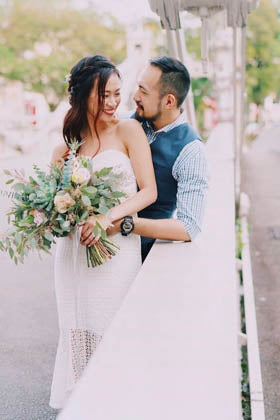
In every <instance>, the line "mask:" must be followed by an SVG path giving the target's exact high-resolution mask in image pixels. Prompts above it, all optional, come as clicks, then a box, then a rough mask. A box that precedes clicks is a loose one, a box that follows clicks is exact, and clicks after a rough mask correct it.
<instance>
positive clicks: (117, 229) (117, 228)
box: [107, 220, 121, 236]
mask: <svg viewBox="0 0 280 420" xmlns="http://www.w3.org/2000/svg"><path fill="white" fill-rule="evenodd" d="M120 231H121V220H117V221H116V222H114V224H113V226H112V227H109V229H107V234H108V235H109V236H111V235H115V234H116V233H118V232H120Z"/></svg>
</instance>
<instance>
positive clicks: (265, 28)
mask: <svg viewBox="0 0 280 420" xmlns="http://www.w3.org/2000/svg"><path fill="white" fill-rule="evenodd" d="M279 40H280V21H279V18H278V16H277V10H276V8H275V7H274V6H273V2H272V0H262V1H261V3H260V7H259V8H258V9H257V10H256V11H254V12H253V13H251V15H249V18H248V29H247V64H246V70H247V73H246V76H247V77H246V85H247V92H248V102H255V103H256V104H257V105H261V104H263V101H264V98H265V97H266V96H268V95H269V94H270V93H273V92H275V93H276V94H277V96H278V97H279V96H280V42H279Z"/></svg>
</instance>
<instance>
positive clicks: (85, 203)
mask: <svg viewBox="0 0 280 420" xmlns="http://www.w3.org/2000/svg"><path fill="white" fill-rule="evenodd" d="M82 202H83V203H84V205H85V206H90V205H91V202H90V199H89V197H88V196H87V195H82Z"/></svg>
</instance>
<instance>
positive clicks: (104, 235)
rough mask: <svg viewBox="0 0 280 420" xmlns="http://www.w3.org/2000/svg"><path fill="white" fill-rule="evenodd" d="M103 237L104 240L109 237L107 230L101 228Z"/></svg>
mask: <svg viewBox="0 0 280 420" xmlns="http://www.w3.org/2000/svg"><path fill="white" fill-rule="evenodd" d="M101 238H102V239H103V240H104V239H106V238H107V233H106V230H104V229H101Z"/></svg>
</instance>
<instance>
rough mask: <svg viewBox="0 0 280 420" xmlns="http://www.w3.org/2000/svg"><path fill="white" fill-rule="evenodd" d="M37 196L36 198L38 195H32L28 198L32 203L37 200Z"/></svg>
mask: <svg viewBox="0 0 280 420" xmlns="http://www.w3.org/2000/svg"><path fill="white" fill-rule="evenodd" d="M36 197H37V196H36V194H35V193H31V194H30V195H29V197H28V199H29V200H30V201H33V200H35V198H36Z"/></svg>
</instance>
